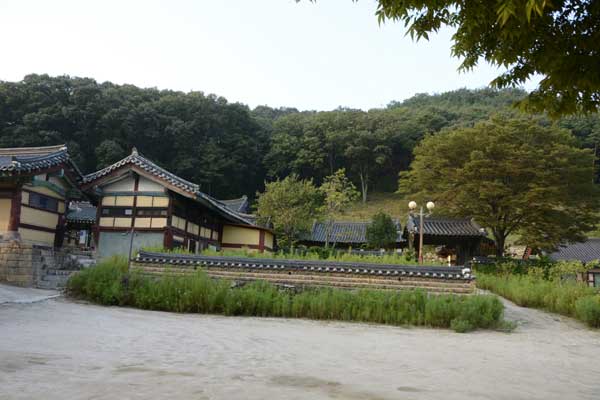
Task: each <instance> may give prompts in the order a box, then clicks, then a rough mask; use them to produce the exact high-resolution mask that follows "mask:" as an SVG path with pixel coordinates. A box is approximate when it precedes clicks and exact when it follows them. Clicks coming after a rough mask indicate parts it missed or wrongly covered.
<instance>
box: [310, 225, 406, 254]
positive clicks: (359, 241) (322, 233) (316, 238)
mask: <svg viewBox="0 0 600 400" xmlns="http://www.w3.org/2000/svg"><path fill="white" fill-rule="evenodd" d="M395 223H396V230H397V232H398V237H397V239H396V248H400V247H401V246H402V244H403V243H404V244H405V243H406V240H405V239H403V238H402V229H401V227H400V222H398V221H395ZM370 224H371V222H369V221H359V222H345V221H334V222H333V224H332V225H331V228H330V231H329V232H327V231H328V229H327V223H326V222H314V223H313V226H312V228H311V230H310V234H309V235H308V236H307V237H306V238H304V239H303V240H302V241H301V243H302V244H304V245H306V246H325V244H326V243H327V242H329V245H330V246H334V247H336V248H338V249H340V248H341V249H347V248H354V249H358V248H361V247H364V246H366V245H367V228H368V226H369V225H370ZM328 233H329V235H328ZM327 236H329V237H327Z"/></svg>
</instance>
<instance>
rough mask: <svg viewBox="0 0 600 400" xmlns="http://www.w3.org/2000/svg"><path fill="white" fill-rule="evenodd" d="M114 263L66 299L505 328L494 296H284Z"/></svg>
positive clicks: (330, 292) (71, 287)
mask: <svg viewBox="0 0 600 400" xmlns="http://www.w3.org/2000/svg"><path fill="white" fill-rule="evenodd" d="M126 266H127V263H126V261H125V260H123V259H113V260H111V261H108V262H103V263H101V264H99V265H98V266H96V267H93V268H90V269H87V270H84V271H82V272H79V273H77V274H75V275H74V276H72V277H71V279H70V280H69V283H68V286H67V288H68V294H69V295H71V296H75V297H78V298H84V299H88V300H90V301H93V302H96V303H99V304H105V305H124V306H133V307H138V308H142V309H148V310H159V311H175V312H194V313H208V314H224V315H244V316H262V317H294V318H310V319H319V320H339V321H354V322H368V323H380V324H388V325H417V326H430V327H435V328H452V329H455V330H456V331H457V332H458V331H460V332H465V331H469V330H473V329H477V328H495V327H499V326H502V323H503V320H502V317H503V307H502V303H501V302H500V301H499V300H498V298H497V297H495V296H479V295H473V296H458V295H430V294H427V293H426V292H425V291H423V290H419V289H416V290H407V291H398V292H394V291H378V290H358V291H349V290H340V289H310V290H304V291H301V292H299V293H295V292H290V291H285V290H280V289H278V288H277V287H276V286H274V285H272V284H270V283H267V282H262V281H256V282H252V283H248V284H246V285H244V286H242V287H232V285H231V283H230V282H229V281H227V280H217V279H211V278H210V277H208V275H206V273H205V272H203V271H197V272H196V273H194V274H191V275H185V276H181V275H179V276H170V275H166V276H161V277H153V278H151V277H147V276H142V275H139V274H136V273H133V274H127V273H126Z"/></svg>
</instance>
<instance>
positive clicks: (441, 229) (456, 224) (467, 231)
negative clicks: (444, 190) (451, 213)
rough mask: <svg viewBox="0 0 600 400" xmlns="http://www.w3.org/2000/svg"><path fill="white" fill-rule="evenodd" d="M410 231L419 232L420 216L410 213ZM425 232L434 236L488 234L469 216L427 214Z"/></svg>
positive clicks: (408, 223)
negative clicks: (449, 216) (452, 216)
mask: <svg viewBox="0 0 600 400" xmlns="http://www.w3.org/2000/svg"><path fill="white" fill-rule="evenodd" d="M406 229H407V231H408V232H414V233H416V234H418V233H419V217H418V216H412V215H410V216H409V217H408V220H407V223H406ZM423 234H424V235H432V236H470V237H477V236H481V237H484V236H487V232H486V231H485V229H483V228H482V227H480V226H479V225H477V223H475V221H473V220H471V219H469V218H446V217H433V216H428V217H427V216H426V217H424V218H423Z"/></svg>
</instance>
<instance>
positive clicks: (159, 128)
mask: <svg viewBox="0 0 600 400" xmlns="http://www.w3.org/2000/svg"><path fill="white" fill-rule="evenodd" d="M268 134H269V132H267V131H265V129H262V128H261V126H260V125H259V123H258V122H257V121H256V119H255V118H254V117H253V116H252V115H251V114H250V110H249V109H248V107H246V106H244V105H242V104H236V103H233V104H232V103H228V102H227V100H226V99H224V98H222V97H217V96H214V95H205V94H203V93H201V92H190V93H181V92H173V91H168V90H164V91H159V90H156V89H140V88H137V87H135V86H131V85H122V86H120V85H114V84H112V83H102V84H99V83H97V82H96V81H94V80H93V79H87V78H72V77H68V76H60V77H49V76H47V75H29V76H26V77H25V78H24V79H23V80H22V81H20V82H0V146H40V145H51V144H60V143H67V144H69V146H70V149H71V153H72V156H73V157H74V158H75V159H76V160H77V161H78V162H79V165H80V167H81V169H82V170H83V171H84V172H91V171H94V170H95V169H97V168H100V167H102V166H105V165H107V164H108V163H110V162H113V161H115V159H118V157H122V156H125V155H126V154H127V153H128V152H129V150H130V149H131V148H132V147H134V146H135V147H137V148H138V150H139V151H140V153H142V154H144V155H145V156H148V157H149V158H151V159H153V160H154V161H156V162H157V163H158V164H159V165H161V166H163V167H165V168H167V169H169V170H171V171H173V172H175V173H177V174H180V175H181V176H182V177H184V178H186V179H188V180H191V181H194V182H198V183H200V184H202V188H203V190H204V191H206V192H208V193H210V194H213V195H217V196H222V197H225V196H227V197H228V196H239V195H241V194H245V193H254V192H255V191H256V190H257V189H260V188H261V186H262V182H263V181H264V175H265V171H264V165H263V155H264V154H265V153H267V152H268V148H269V139H268Z"/></svg>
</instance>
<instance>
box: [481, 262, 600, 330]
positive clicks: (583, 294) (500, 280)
mask: <svg viewBox="0 0 600 400" xmlns="http://www.w3.org/2000/svg"><path fill="white" fill-rule="evenodd" d="M536 275H537V274H536ZM559 276H560V275H555V279H554V280H548V279H542V278H539V277H537V276H535V275H534V276H532V275H491V274H483V273H479V274H478V275H477V281H476V282H477V286H478V287H480V288H482V289H488V290H490V291H492V292H494V293H496V294H498V295H500V296H503V297H506V298H507V299H509V300H511V301H513V302H515V303H516V304H517V305H520V306H523V307H532V308H540V309H543V310H547V311H551V312H555V313H559V314H562V315H566V316H570V317H575V318H579V319H581V320H582V321H584V322H586V323H587V324H588V325H590V326H595V325H594V324H593V321H594V316H593V315H594V314H593V313H594V305H593V302H592V301H591V300H585V301H583V299H587V298H597V296H594V294H595V293H597V292H596V290H595V289H594V288H591V287H588V286H586V285H585V284H582V283H580V282H575V281H562V280H561V279H560V278H558V277H559ZM584 316H585V317H584Z"/></svg>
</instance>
